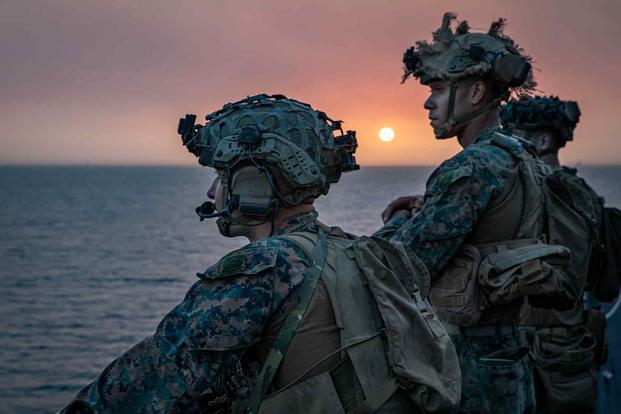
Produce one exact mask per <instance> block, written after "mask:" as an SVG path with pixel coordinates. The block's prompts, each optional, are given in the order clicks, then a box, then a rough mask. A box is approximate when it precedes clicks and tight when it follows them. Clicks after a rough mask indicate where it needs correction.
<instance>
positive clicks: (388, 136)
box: [379, 127, 395, 142]
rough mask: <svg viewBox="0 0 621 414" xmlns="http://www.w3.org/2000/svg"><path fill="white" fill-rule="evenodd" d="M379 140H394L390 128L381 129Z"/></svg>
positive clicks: (392, 131) (393, 132) (393, 133)
mask: <svg viewBox="0 0 621 414" xmlns="http://www.w3.org/2000/svg"><path fill="white" fill-rule="evenodd" d="M379 138H380V139H381V140H382V141H384V142H390V141H392V140H393V139H395V131H394V130H393V129H392V128H388V127H385V128H382V129H380V131H379Z"/></svg>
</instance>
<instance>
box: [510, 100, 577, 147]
mask: <svg viewBox="0 0 621 414" xmlns="http://www.w3.org/2000/svg"><path fill="white" fill-rule="evenodd" d="M500 120H501V121H502V124H503V126H504V127H510V128H519V129H524V130H527V131H532V130H537V129H551V130H553V131H555V132H556V133H557V136H558V138H559V139H560V140H561V142H563V143H564V142H565V141H572V140H573V139H574V129H575V128H576V125H577V124H578V122H580V108H579V107H578V103H577V102H575V101H562V100H560V99H559V98H558V97H556V96H536V97H534V98H522V99H519V100H511V101H509V102H507V104H506V105H505V106H504V107H503V108H502V110H501V111H500ZM563 145H564V144H563Z"/></svg>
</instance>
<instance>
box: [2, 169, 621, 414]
mask: <svg viewBox="0 0 621 414" xmlns="http://www.w3.org/2000/svg"><path fill="white" fill-rule="evenodd" d="M431 171H432V168H430V167H403V168H386V167H381V168H380V167H376V168H369V167H367V168H363V169H362V170H361V171H359V172H356V173H348V174H344V175H343V178H342V180H341V182H339V183H338V184H336V185H335V186H333V188H332V189H331V190H330V194H329V196H328V197H324V198H322V199H320V200H318V202H317V203H316V205H317V210H318V211H319V217H320V219H321V220H322V221H323V222H325V223H326V224H329V225H339V226H341V227H342V228H343V229H345V230H346V231H349V232H352V233H357V234H370V233H372V232H373V231H375V230H376V229H378V228H379V227H380V225H381V220H380V212H381V211H382V209H383V208H384V207H385V205H386V204H387V203H388V202H389V201H390V200H392V199H393V198H395V197H397V196H399V195H405V194H414V193H422V192H423V190H424V184H425V181H426V179H427V177H428V175H429V174H430V172H431ZM580 173H581V175H582V176H583V177H584V178H586V179H587V181H588V182H589V183H591V185H592V186H593V187H594V188H595V189H596V190H597V191H598V192H599V193H600V194H602V195H603V196H605V197H606V200H607V204H609V205H613V206H617V207H621V185H619V182H620V181H621V167H619V166H610V167H586V166H584V167H581V168H580ZM212 178H213V173H211V171H209V170H207V169H205V168H200V167H91V166H84V167H0V314H1V315H2V317H1V318H0V413H53V412H56V411H58V410H60V409H61V408H62V407H63V406H64V405H65V404H66V403H67V402H69V401H70V400H71V399H72V397H73V396H74V395H75V394H76V393H77V392H78V391H79V390H80V389H81V388H82V387H84V386H85V385H87V384H88V383H89V382H91V381H92V380H93V379H95V378H96V376H97V375H98V374H99V372H100V371H101V370H102V369H103V368H104V367H105V366H106V365H107V364H108V363H109V362H110V361H112V360H113V359H114V358H116V357H117V356H119V355H120V354H121V353H122V352H124V351H125V350H126V349H128V348H129V347H130V346H131V345H132V344H134V343H136V342H138V341H139V340H141V339H142V338H143V337H145V336H147V335H149V334H151V333H152V332H153V331H154V330H155V328H156V326H157V323H158V321H159V320H160V319H161V318H162V317H163V316H164V315H165V314H166V313H167V312H168V311H169V310H170V309H171V308H172V307H173V306H175V305H176V304H177V303H178V302H180V301H181V300H182V299H183V296H184V294H185V292H186V290H187V289H188V288H189V287H190V286H191V285H192V284H193V283H194V281H195V280H196V276H195V275H196V272H199V271H203V270H205V269H206V268H207V267H208V266H210V265H211V264H213V263H215V262H216V261H217V260H218V259H219V258H220V257H221V256H223V255H224V254H225V253H227V252H228V251H230V250H232V249H235V248H238V247H241V246H242V245H244V244H245V243H246V241H245V239H240V238H236V239H226V238H223V237H221V236H220V234H219V233H218V231H217V228H216V225H215V223H214V222H212V221H205V222H202V223H201V222H199V221H198V219H197V217H196V215H195V214H194V208H195V207H196V206H197V205H199V204H200V203H202V202H203V201H205V200H206V198H205V193H206V191H207V189H208V187H209V184H210V183H211V180H212Z"/></svg>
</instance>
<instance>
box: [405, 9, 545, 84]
mask: <svg viewBox="0 0 621 414" xmlns="http://www.w3.org/2000/svg"><path fill="white" fill-rule="evenodd" d="M456 18H457V16H456V15H455V14H454V13H445V14H444V17H443V19H442V25H441V26H440V28H439V29H438V30H436V31H434V32H433V41H432V42H431V43H429V42H427V41H426V40H421V41H417V42H416V45H415V46H412V47H410V48H408V49H406V51H405V54H404V56H403V63H404V74H403V79H402V82H405V80H406V79H407V78H408V77H409V76H410V75H411V76H413V77H414V78H416V79H418V80H420V82H421V83H423V84H428V83H429V82H431V81H433V80H460V79H463V78H467V77H470V76H491V78H492V79H493V80H495V81H496V82H497V84H498V85H499V86H500V87H501V88H502V89H505V90H506V91H507V92H511V93H513V94H515V96H529V95H530V93H532V91H534V90H535V87H536V82H535V80H534V78H533V73H532V68H531V64H530V62H531V58H530V57H529V56H528V55H526V54H525V53H524V50H523V49H521V48H520V47H518V45H517V44H516V43H515V42H514V41H513V40H512V39H511V38H510V37H508V36H506V35H505V34H504V33H503V28H504V25H505V22H506V21H505V19H502V18H501V19H499V20H498V21H495V22H493V23H492V24H491V27H490V29H489V31H488V32H487V33H471V32H470V26H469V25H468V22H466V21H462V22H460V23H459V24H458V25H457V27H456V28H455V30H453V29H452V28H451V25H452V22H453V21H454V20H455V19H456Z"/></svg>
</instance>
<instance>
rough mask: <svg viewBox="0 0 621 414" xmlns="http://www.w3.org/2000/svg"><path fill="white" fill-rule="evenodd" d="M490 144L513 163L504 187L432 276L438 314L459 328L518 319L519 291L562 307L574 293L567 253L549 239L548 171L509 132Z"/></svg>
mask: <svg viewBox="0 0 621 414" xmlns="http://www.w3.org/2000/svg"><path fill="white" fill-rule="evenodd" d="M490 144H491V145H494V146H496V147H498V148H501V149H502V150H504V151H506V152H507V153H509V154H510V155H511V156H512V158H513V159H514V160H515V161H516V166H515V168H514V170H513V171H512V174H511V175H510V177H509V178H508V179H507V185H506V186H505V189H504V193H503V194H502V195H501V196H500V197H498V199H496V200H495V201H494V202H493V203H492V204H491V205H490V206H489V207H488V208H487V210H486V211H485V213H484V214H483V215H482V217H481V218H480V220H479V221H478V222H477V224H476V226H475V229H474V231H473V232H472V233H471V234H470V235H469V236H468V237H467V239H466V240H465V242H464V244H463V245H462V246H461V247H460V249H459V250H458V251H457V253H456V254H455V255H454V256H453V257H452V258H451V260H450V261H449V262H448V264H447V265H446V266H445V268H444V269H443V270H442V272H441V273H440V274H439V275H438V276H437V277H436V278H434V280H433V281H432V289H431V294H430V300H431V303H432V304H433V306H434V308H435V309H436V311H437V313H438V315H439V316H440V318H441V319H443V320H444V321H446V322H449V323H452V324H456V325H459V326H476V325H501V324H518V323H519V322H520V310H521V307H522V304H523V302H524V298H525V297H530V298H531V301H533V302H534V303H536V304H537V306H543V307H546V308H548V307H555V308H562V309H568V308H570V307H571V306H572V305H573V304H574V303H575V300H576V298H577V293H576V288H575V283H574V281H573V280H572V278H571V276H570V275H568V264H569V261H570V251H569V249H568V248H566V247H565V246H563V245H561V244H560V243H558V241H559V240H558V239H557V238H550V240H548V236H549V232H548V228H549V222H550V221H551V220H554V218H553V217H551V214H555V213H556V211H553V212H551V211H550V204H551V202H550V201H549V196H548V192H547V191H546V190H545V177H546V176H547V174H549V173H550V172H551V170H550V169H549V167H547V166H546V165H544V164H543V163H541V162H540V161H539V160H538V159H537V158H536V156H534V155H533V154H531V153H529V152H528V151H527V150H526V149H525V148H524V147H523V146H522V144H521V143H520V142H519V141H518V140H517V139H515V138H512V137H509V136H506V135H504V134H502V133H500V132H496V133H495V134H494V136H493V137H492V138H491V141H490ZM548 242H549V243H550V244H548Z"/></svg>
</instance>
